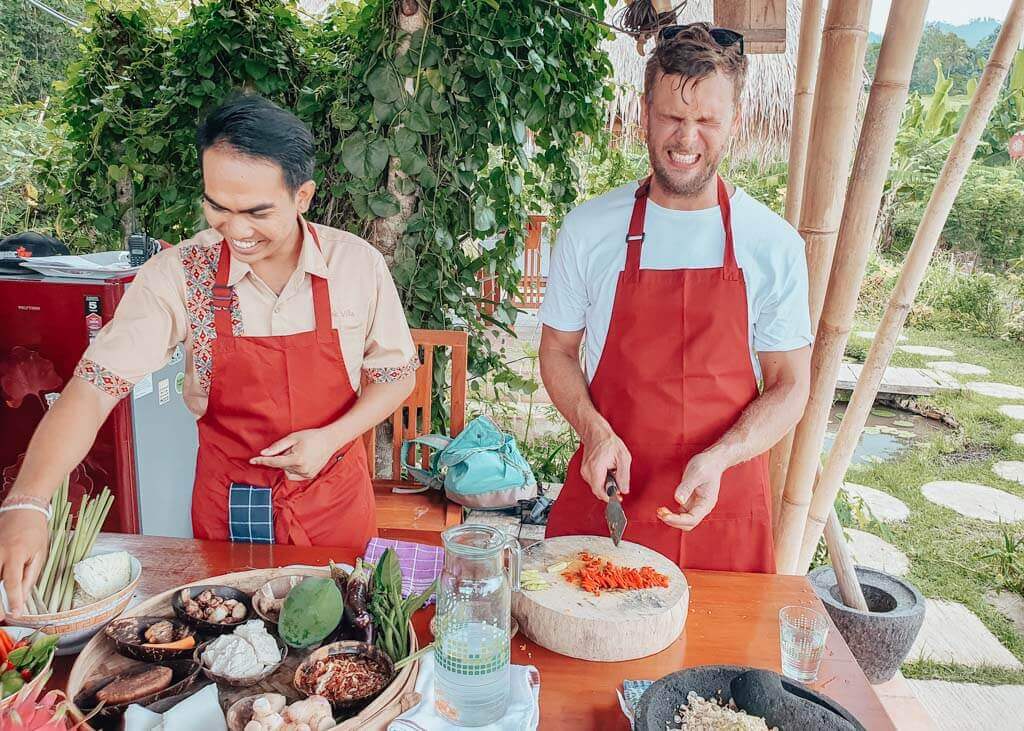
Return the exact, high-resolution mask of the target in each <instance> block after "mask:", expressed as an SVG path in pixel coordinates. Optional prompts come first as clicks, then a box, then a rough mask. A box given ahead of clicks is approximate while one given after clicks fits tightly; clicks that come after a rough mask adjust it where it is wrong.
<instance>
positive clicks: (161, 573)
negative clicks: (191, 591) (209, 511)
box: [51, 533, 895, 731]
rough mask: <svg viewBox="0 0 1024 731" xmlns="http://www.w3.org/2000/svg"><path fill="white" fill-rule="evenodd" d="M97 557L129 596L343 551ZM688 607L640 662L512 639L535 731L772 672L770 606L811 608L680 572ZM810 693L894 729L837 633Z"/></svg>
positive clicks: (803, 597)
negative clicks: (126, 578) (677, 681)
mask: <svg viewBox="0 0 1024 731" xmlns="http://www.w3.org/2000/svg"><path fill="white" fill-rule="evenodd" d="M96 547H97V548H100V549H103V550H126V551H128V552H130V553H131V554H133V555H134V556H136V557H137V558H138V559H139V560H140V561H141V562H142V566H143V570H142V580H141V581H140V582H139V587H138V592H137V593H138V595H139V596H141V597H142V598H148V597H150V596H152V595H153V594H156V593H158V592H160V591H164V590H166V589H169V588H172V587H174V586H177V585H178V584H184V583H187V582H190V581H198V580H200V579H202V578H204V577H208V576H216V575H218V574H225V573H230V572H232V571H243V570H247V569H254V568H270V567H275V566H286V565H289V564H298V563H302V564H311V565H324V564H326V563H327V560H328V559H334V560H335V561H343V562H346V563H352V562H353V560H354V558H355V554H354V552H352V551H347V550H342V549H329V548H299V547H296V546H266V545H261V546H257V545H247V544H238V543H219V542H213V541H195V540H181V539H171V538H153V537H144V536H129V535H120V534H112V533H108V534H103V535H101V536H100V538H99V539H98V541H97V543H96ZM686 578H687V580H688V581H689V582H690V591H691V594H690V609H689V617H688V618H687V621H686V629H685V631H684V632H683V634H682V636H681V637H680V638H679V639H678V640H677V641H676V642H674V643H673V644H672V645H671V646H670V647H669V648H668V649H666V650H664V651H663V652H661V653H659V654H657V655H654V656H652V657H648V658H644V659H642V660H633V661H630V662H619V663H596V662H586V661H583V660H574V659H571V658H568V657H564V656H562V655H556V654H555V653H552V652H549V651H548V650H545V649H543V648H541V647H539V646H537V645H535V644H534V643H532V642H530V641H529V640H527V639H526V638H525V637H523V636H522V635H517V636H516V637H514V638H513V640H512V662H514V663H517V664H522V665H526V664H530V665H534V666H536V667H537V668H538V669H539V670H540V677H541V695H540V713H541V724H540V727H541V729H545V730H546V729H600V730H601V731H605V730H612V729H623V730H628V729H629V724H628V722H627V721H626V719H625V717H624V716H623V715H622V712H621V711H620V710H619V706H618V700H617V698H616V695H615V688H616V686H619V685H620V684H621V683H622V681H623V680H625V679H627V678H629V679H638V680H639V679H649V680H656V679H657V678H660V677H662V676H663V675H666V674H668V673H670V672H673V671H675V670H679V669H681V668H686V667H692V666H695V665H707V664H733V665H752V666H755V667H762V668H769V669H772V670H779V627H778V613H779V608H780V607H783V606H785V605H787V604H803V605H808V606H815V607H817V608H819V609H821V604H820V603H819V601H818V599H817V597H816V596H815V595H814V592H813V590H812V589H811V586H810V584H808V582H807V580H806V579H804V578H803V577H798V576H773V575H761V574H727V573H718V572H710V571H687V572H686ZM432 615H433V609H432V608H428V609H426V610H423V611H421V612H419V613H418V614H417V616H416V617H415V618H414V624H415V626H416V631H417V634H418V635H419V637H420V638H421V640H423V641H429V640H430V638H431V636H430V632H429V629H428V625H429V622H430V618H431V616H432ZM73 661H74V657H64V658H57V660H56V662H55V664H54V669H55V673H54V677H53V678H52V679H51V685H52V686H53V687H61V688H63V687H64V686H65V684H66V683H67V677H68V673H69V672H70V669H71V665H72V662H73ZM814 687H815V688H816V689H817V690H819V691H821V692H823V693H825V694H826V695H829V696H831V697H832V698H834V699H835V700H836V701H838V702H839V703H840V704H842V705H843V706H844V707H846V708H847V709H848V710H849V711H850V712H851V713H853V714H854V715H855V716H856V717H857V718H858V719H859V720H860V721H861V723H863V724H864V726H865V727H866V728H867V729H869V730H870V731H876V730H879V731H881V730H887V729H894V728H895V727H894V726H893V724H892V722H891V721H890V720H889V717H888V715H886V712H885V710H884V709H883V708H882V705H881V704H880V703H879V701H878V698H877V696H876V695H875V693H874V691H873V690H872V688H871V686H870V685H869V684H868V681H867V679H866V678H865V677H864V673H863V672H862V671H861V669H860V667H859V666H858V665H857V663H856V661H855V660H854V659H853V656H852V655H851V654H850V650H849V648H848V647H847V646H846V643H845V642H843V639H842V637H840V636H839V633H838V632H836V631H835V629H834V628H833V631H831V632H830V633H829V637H828V645H827V648H826V652H825V659H824V660H823V661H822V666H821V672H820V673H819V675H818V682H817V683H815V684H814Z"/></svg>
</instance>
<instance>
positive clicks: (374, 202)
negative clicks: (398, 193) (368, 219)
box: [367, 190, 402, 218]
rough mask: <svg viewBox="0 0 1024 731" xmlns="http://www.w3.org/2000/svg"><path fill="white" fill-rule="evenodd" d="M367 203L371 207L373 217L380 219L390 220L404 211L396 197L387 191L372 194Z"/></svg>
mask: <svg viewBox="0 0 1024 731" xmlns="http://www.w3.org/2000/svg"><path fill="white" fill-rule="evenodd" d="M367 203H368V204H369V206H370V210H371V211H373V215H375V216H377V217H378V218H388V217H390V216H394V215H395V214H396V213H398V212H399V211H401V210H402V208H401V206H399V205H398V201H396V200H395V197H394V196H393V195H391V194H390V193H388V192H387V191H386V190H379V191H377V192H376V193H371V194H370V196H369V197H368V198H367Z"/></svg>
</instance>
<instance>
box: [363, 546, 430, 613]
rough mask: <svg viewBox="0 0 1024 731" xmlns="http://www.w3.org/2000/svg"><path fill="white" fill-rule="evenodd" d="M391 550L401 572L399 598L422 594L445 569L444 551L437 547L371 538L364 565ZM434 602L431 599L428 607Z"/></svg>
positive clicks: (375, 561) (375, 560) (374, 561)
mask: <svg viewBox="0 0 1024 731" xmlns="http://www.w3.org/2000/svg"><path fill="white" fill-rule="evenodd" d="M388 548H393V549H394V550H395V554H397V556H398V565H399V567H400V568H401V569H402V596H403V597H407V596H409V595H410V594H421V593H423V592H424V591H426V588H427V587H428V586H430V584H431V583H433V581H434V579H436V578H437V577H438V576H440V575H441V568H442V567H443V566H444V549H443V548H441V547H440V546H427V545H424V544H422V543H412V542H410V541H396V540H392V539H389V538H371V539H370V542H369V543H367V544H366V555H365V556H363V561H366V562H367V563H372V564H376V563H377V561H378V560H379V559H380V557H381V556H383V555H384V551H385V549H388ZM433 601H434V596H431V597H430V600H429V601H427V604H431V603H432V602H433Z"/></svg>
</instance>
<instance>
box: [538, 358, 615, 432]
mask: <svg viewBox="0 0 1024 731" xmlns="http://www.w3.org/2000/svg"><path fill="white" fill-rule="evenodd" d="M540 376H541V380H543V381H544V388H546V389H547V392H548V395H549V396H550V397H551V403H552V404H554V406H555V408H556V409H558V411H559V413H560V414H562V416H563V417H565V420H566V421H568V422H569V425H570V426H572V428H573V429H575V430H576V433H577V434H579V435H580V438H581V439H583V441H584V442H586V441H587V440H588V439H589V438H590V436H591V435H594V434H596V433H599V432H603V431H611V427H610V426H609V425H608V422H607V421H606V420H605V418H604V417H603V416H601V414H599V413H598V411H597V409H596V408H595V407H594V402H593V401H591V400H590V390H589V389H588V388H587V379H586V376H585V375H584V374H583V368H582V367H580V359H579V355H578V354H577V355H575V356H573V355H572V354H571V353H567V352H565V351H564V350H561V349H555V348H547V349H545V348H543V346H542V348H541V358H540Z"/></svg>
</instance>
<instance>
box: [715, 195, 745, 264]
mask: <svg viewBox="0 0 1024 731" xmlns="http://www.w3.org/2000/svg"><path fill="white" fill-rule="evenodd" d="M718 210H719V211H721V213H722V228H724V229H725V255H724V256H723V257H722V278H723V279H731V280H737V279H739V278H740V268H739V265H738V264H737V263H736V248H735V246H734V245H733V240H732V203H731V202H730V201H729V189H728V188H726V187H725V181H724V180H722V176H721V175H719V176H718Z"/></svg>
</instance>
